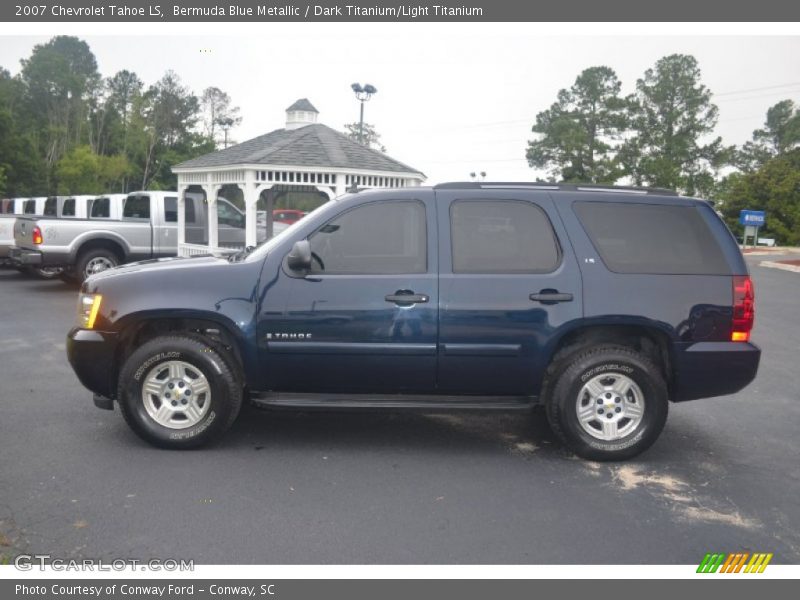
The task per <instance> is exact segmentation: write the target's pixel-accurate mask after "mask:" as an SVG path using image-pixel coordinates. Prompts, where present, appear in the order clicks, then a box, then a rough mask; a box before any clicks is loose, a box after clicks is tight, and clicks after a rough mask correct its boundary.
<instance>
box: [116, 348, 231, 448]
mask: <svg viewBox="0 0 800 600" xmlns="http://www.w3.org/2000/svg"><path fill="white" fill-rule="evenodd" d="M237 372H238V371H237V369H236V368H235V366H234V363H233V360H232V359H231V358H230V357H229V356H228V355H227V354H226V353H225V352H224V351H223V350H222V349H220V348H216V347H212V346H211V345H209V344H208V343H206V341H205V340H203V339H201V338H199V337H193V336H188V335H175V336H163V337H158V338H155V339H153V340H150V341H149V342H147V343H145V344H144V345H142V346H141V347H140V348H139V349H138V350H136V351H135V352H134V353H133V354H131V356H130V357H129V358H128V359H127V360H126V361H125V365H124V366H123V368H122V371H121V373H120V378H119V391H118V398H119V405H120V410H121V411H122V415H123V416H124V417H125V420H126V421H127V423H128V425H129V426H130V427H131V428H132V429H133V430H134V431H135V432H136V433H137V434H138V435H139V436H140V437H141V438H142V439H144V440H146V441H148V442H150V443H151V444H153V445H155V446H159V447H162V448H174V449H181V448H195V447H198V446H202V445H205V444H208V443H211V442H214V441H217V440H219V439H220V438H221V437H222V435H223V434H224V433H225V432H226V431H227V430H228V428H229V427H230V426H231V424H232V423H233V421H234V420H235V419H236V416H237V415H238V414H239V410H240V408H241V404H242V384H241V382H240V379H239V377H238V376H237Z"/></svg>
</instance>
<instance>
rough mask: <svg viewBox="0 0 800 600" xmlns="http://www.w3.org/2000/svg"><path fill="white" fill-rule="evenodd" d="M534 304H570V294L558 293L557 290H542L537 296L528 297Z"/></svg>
mask: <svg viewBox="0 0 800 600" xmlns="http://www.w3.org/2000/svg"><path fill="white" fill-rule="evenodd" d="M528 298H530V299H531V300H533V301H534V302H541V303H542V304H557V303H558V302H572V294H570V293H567V292H564V293H562V292H559V291H558V290H550V289H547V290H542V291H540V292H539V293H538V294H531V295H530V296H528Z"/></svg>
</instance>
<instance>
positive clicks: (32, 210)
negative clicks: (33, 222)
mask: <svg viewBox="0 0 800 600" xmlns="http://www.w3.org/2000/svg"><path fill="white" fill-rule="evenodd" d="M22 212H23V213H24V214H26V215H35V214H36V200H25V207H24V208H23V209H22Z"/></svg>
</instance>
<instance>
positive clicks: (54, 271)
mask: <svg viewBox="0 0 800 600" xmlns="http://www.w3.org/2000/svg"><path fill="white" fill-rule="evenodd" d="M63 271H64V269H63V267H34V268H33V269H31V272H32V273H33V274H34V275H36V276H37V277H38V278H39V279H56V278H58V277H59V276H60V275H61V273H62V272H63Z"/></svg>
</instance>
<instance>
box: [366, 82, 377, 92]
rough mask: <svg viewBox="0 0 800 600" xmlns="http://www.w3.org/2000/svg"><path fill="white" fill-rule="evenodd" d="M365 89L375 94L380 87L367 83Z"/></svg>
mask: <svg viewBox="0 0 800 600" xmlns="http://www.w3.org/2000/svg"><path fill="white" fill-rule="evenodd" d="M364 91H365V92H367V93H368V94H375V93H376V92H377V91H378V88H376V87H375V86H374V85H370V84H369V83H368V84H367V85H365V86H364Z"/></svg>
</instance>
